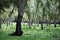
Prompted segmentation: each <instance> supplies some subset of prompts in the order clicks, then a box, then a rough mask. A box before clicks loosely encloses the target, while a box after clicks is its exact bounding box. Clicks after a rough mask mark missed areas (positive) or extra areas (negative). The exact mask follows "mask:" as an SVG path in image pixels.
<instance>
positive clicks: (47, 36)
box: [0, 23, 60, 40]
mask: <svg viewBox="0 0 60 40" xmlns="http://www.w3.org/2000/svg"><path fill="white" fill-rule="evenodd" d="M31 27H32V29H29V26H28V25H27V24H22V30H23V35H22V36H9V34H11V33H13V32H14V31H15V28H16V24H14V23H13V24H12V25H9V26H6V24H3V25H2V30H1V32H0V40H60V27H59V26H57V27H56V28H55V27H54V26H53V25H50V26H46V25H44V30H41V26H38V25H35V29H34V25H32V26H31Z"/></svg>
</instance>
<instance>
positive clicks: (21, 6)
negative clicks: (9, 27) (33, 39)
mask: <svg viewBox="0 0 60 40" xmlns="http://www.w3.org/2000/svg"><path fill="white" fill-rule="evenodd" d="M26 3H27V0H19V6H18V18H17V24H16V31H15V32H14V33H13V34H11V35H16V36H22V34H23V31H22V29H21V22H22V18H23V14H24V8H25V5H26Z"/></svg>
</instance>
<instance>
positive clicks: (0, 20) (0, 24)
mask: <svg viewBox="0 0 60 40" xmlns="http://www.w3.org/2000/svg"><path fill="white" fill-rule="evenodd" d="M0 29H1V18H0Z"/></svg>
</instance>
